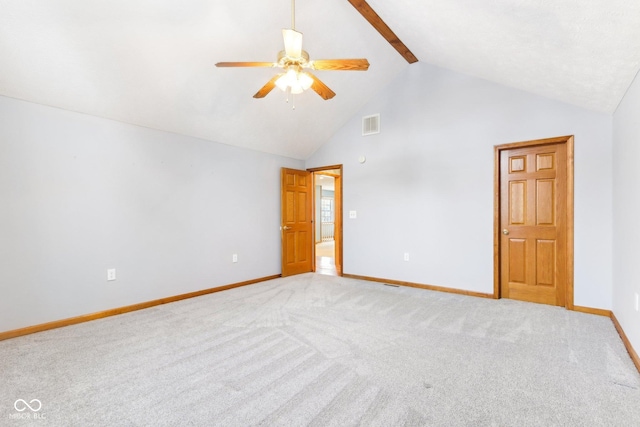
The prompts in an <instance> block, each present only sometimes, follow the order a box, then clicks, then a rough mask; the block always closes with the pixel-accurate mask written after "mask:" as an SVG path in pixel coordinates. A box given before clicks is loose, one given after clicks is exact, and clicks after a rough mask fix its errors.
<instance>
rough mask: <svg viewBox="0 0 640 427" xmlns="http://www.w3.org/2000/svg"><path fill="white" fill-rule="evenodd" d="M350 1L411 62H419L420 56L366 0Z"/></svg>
mask: <svg viewBox="0 0 640 427" xmlns="http://www.w3.org/2000/svg"><path fill="white" fill-rule="evenodd" d="M349 3H351V5H352V6H353V7H355V8H356V10H357V11H358V12H360V14H361V15H362V16H364V18H365V19H366V20H367V21H369V23H370V24H371V25H372V26H373V28H375V29H376V30H378V32H379V33H380V35H381V36H382V37H384V38H385V40H387V41H388V42H389V43H390V44H391V46H393V47H394V48H395V50H397V51H398V53H399V54H400V55H402V57H403V58H404V59H406V60H407V62H408V63H409V64H413V63H414V62H418V58H416V57H415V55H414V54H413V53H411V51H410V50H409V48H408V47H407V46H405V44H404V43H402V41H400V39H399V38H398V36H396V34H395V33H394V32H393V31H392V30H391V28H389V26H388V25H387V24H385V22H384V21H383V20H382V18H380V16H379V15H378V14H377V13H376V11H375V10H373V9H372V8H371V6H369V4H368V3H367V2H366V1H365V0H349Z"/></svg>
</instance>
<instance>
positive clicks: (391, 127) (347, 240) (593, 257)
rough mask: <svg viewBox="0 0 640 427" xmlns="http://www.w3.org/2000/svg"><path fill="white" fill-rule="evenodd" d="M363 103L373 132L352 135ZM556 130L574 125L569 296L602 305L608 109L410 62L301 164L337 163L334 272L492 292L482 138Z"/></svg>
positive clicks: (489, 188)
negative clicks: (339, 211) (338, 245)
mask: <svg viewBox="0 0 640 427" xmlns="http://www.w3.org/2000/svg"><path fill="white" fill-rule="evenodd" d="M375 113H380V115H381V133H380V134H377V135H373V136H367V137H362V136H361V117H362V116H365V115H370V114H375ZM563 135H575V304H576V305H581V306H588V307H597V308H603V309H610V308H611V295H612V287H611V286H612V267H611V257H612V248H611V246H612V214H611V203H612V151H611V150H612V117H611V116H609V115H606V114H600V113H595V112H591V111H586V110H583V109H580V108H577V107H573V106H570V105H567V104H564V103H560V102H556V101H553V100H549V99H546V98H542V97H538V96H534V95H531V94H527V93H525V92H521V91H518V90H515V89H511V88H508V87H505V86H501V85H497V84H494V83H490V82H488V81H485V80H481V79H477V78H473V77H469V76H466V75H462V74H458V73H455V72H451V71H447V70H444V69H441V68H438V67H435V66H431V65H427V64H423V63H417V64H413V65H411V66H409V67H407V69H406V71H405V72H404V73H403V74H401V75H400V76H399V77H398V78H397V79H396V80H394V81H393V82H392V83H391V84H390V85H389V86H388V87H386V88H384V89H383V90H381V91H380V93H379V94H378V95H377V96H376V97H375V98H374V99H373V100H372V101H371V102H369V103H368V104H366V105H365V106H364V107H363V108H362V109H361V110H360V111H359V112H358V113H357V114H356V115H355V116H354V117H353V118H352V119H351V120H350V121H349V122H347V124H346V125H345V126H344V127H343V128H342V129H341V130H340V131H339V132H338V133H336V135H335V136H334V137H333V138H332V139H331V140H330V141H329V142H328V143H326V144H325V145H324V146H323V147H321V149H320V150H318V151H317V152H316V153H315V154H314V155H313V156H312V157H311V158H310V159H309V160H308V161H307V163H306V166H307V167H318V166H322V165H333V164H343V165H344V170H343V177H344V181H343V186H344V187H343V188H344V193H343V198H344V212H345V220H344V272H345V273H350V274H357V275H364V276H373V277H379V278H386V279H395V280H404V281H410V282H417V283H425V284H432V285H438V286H445V287H452V288H457V289H465V290H470V291H476V292H483V293H492V292H493V175H494V150H493V147H494V145H499V144H505V143H510V142H517V141H527V140H534V139H541V138H549V137H556V136H563ZM360 156H365V157H366V162H365V163H364V164H360V163H359V162H358V158H359V157H360ZM350 210H355V211H356V212H357V219H349V217H348V212H349V211H350ZM404 252H408V253H409V254H410V261H409V262H404V261H403V253H404Z"/></svg>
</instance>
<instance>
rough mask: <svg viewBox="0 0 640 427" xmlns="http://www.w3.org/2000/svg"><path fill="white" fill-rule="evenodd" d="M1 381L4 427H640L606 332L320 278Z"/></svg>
mask: <svg viewBox="0 0 640 427" xmlns="http://www.w3.org/2000/svg"><path fill="white" fill-rule="evenodd" d="M0 379H1V380H0V425H2V426H13V425H16V426H25V425H36V426H91V425H100V426H138V425H140V426H186V425H193V426H249V425H264V426H278V425H281V426H304V425H312V426H349V425H363V426H624V427H629V426H637V425H639V423H640V375H639V374H638V372H637V370H636V369H635V367H634V365H633V363H632V362H631V360H630V358H629V356H628V355H627V353H626V351H625V349H624V346H623V344H622V342H621V340H620V338H619V337H618V335H617V333H616V331H615V328H614V327H613V325H612V323H611V320H610V319H608V318H605V317H599V316H593V315H588V314H583V313H577V312H571V311H567V310H565V309H562V308H556V307H550V306H544V305H537V304H527V303H522V302H518V301H512V300H497V301H495V300H488V299H481V298H474V297H465V296H461V295H453V294H446V293H438V292H431V291H424V290H419V289H412V288H399V287H390V286H385V285H382V284H378V283H371V282H364V281H358V280H351V279H345V278H341V277H332V276H322V275H314V274H306V275H301V276H294V277H290V278H284V279H278V280H273V281H269V282H264V283H259V284H255V285H251V286H248V287H244V288H238V289H233V290H229V291H225V292H220V293H216V294H211V295H207V296H203V297H199V298H194V299H190V300H185V301H180V302H177V303H172V304H167V305H164V306H159V307H154V308H150V309H147V310H142V311H138V312H133V313H128V314H124V315H120V316H116V317H110V318H106V319H102V320H98V321H94V322H90V323H85V324H81V325H75V326H71V327H67V328H62V329H57V330H52V331H47V332H42V333H38V334H34V335H30V336H25V337H21V338H17V339H12V340H7V341H3V342H0ZM17 399H24V400H25V401H27V402H30V401H31V400H32V399H38V400H40V402H41V403H42V409H41V410H40V411H38V412H37V413H33V412H31V411H30V410H29V409H26V410H25V411H24V412H18V411H17V410H16V409H15V407H14V403H15V402H16V400H17ZM20 407H21V408H23V406H20ZM16 414H27V415H36V414H38V415H39V416H40V417H44V419H33V417H31V418H28V419H15V417H16ZM12 417H13V418H12Z"/></svg>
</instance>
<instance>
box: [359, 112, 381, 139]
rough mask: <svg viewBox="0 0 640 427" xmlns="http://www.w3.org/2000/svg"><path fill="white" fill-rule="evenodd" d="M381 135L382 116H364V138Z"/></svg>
mask: <svg viewBox="0 0 640 427" xmlns="http://www.w3.org/2000/svg"><path fill="white" fill-rule="evenodd" d="M376 133H380V114H373V115H371V116H364V117H363V118H362V136H367V135H374V134H376Z"/></svg>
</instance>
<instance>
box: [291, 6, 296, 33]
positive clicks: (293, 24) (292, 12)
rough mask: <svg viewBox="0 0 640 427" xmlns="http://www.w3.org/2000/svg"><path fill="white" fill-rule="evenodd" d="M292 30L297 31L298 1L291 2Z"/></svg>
mask: <svg viewBox="0 0 640 427" xmlns="http://www.w3.org/2000/svg"><path fill="white" fill-rule="evenodd" d="M291 29H292V30H295V29H296V0H291Z"/></svg>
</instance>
